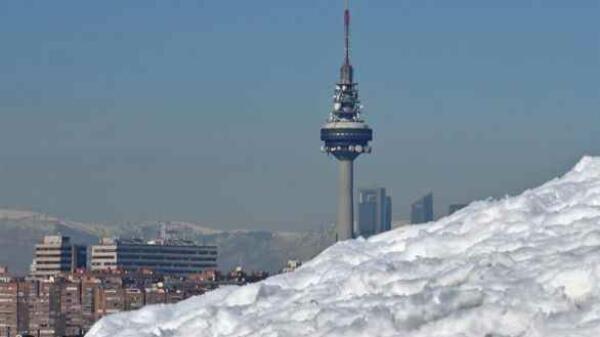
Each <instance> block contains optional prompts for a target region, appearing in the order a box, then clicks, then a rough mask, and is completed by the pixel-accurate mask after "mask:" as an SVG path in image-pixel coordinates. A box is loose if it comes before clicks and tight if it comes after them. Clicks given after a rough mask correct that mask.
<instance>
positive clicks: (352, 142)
mask: <svg viewBox="0 0 600 337" xmlns="http://www.w3.org/2000/svg"><path fill="white" fill-rule="evenodd" d="M344 33H345V34H344V36H345V57H344V63H343V65H342V68H341V69H340V81H339V83H337V84H336V86H335V94H334V96H333V110H332V111H331V113H330V115H329V119H328V120H327V123H326V124H325V125H324V126H323V127H322V128H321V140H322V141H323V142H324V144H323V146H322V147H321V149H322V151H323V152H326V153H327V154H330V155H333V156H334V157H335V158H336V159H337V160H338V161H339V171H340V172H339V194H338V213H337V220H336V233H337V235H336V239H337V240H338V241H343V240H348V239H351V238H352V237H353V230H352V229H353V227H354V172H353V169H354V168H353V163H354V159H356V158H357V157H358V156H359V155H361V154H363V153H370V152H371V147H370V145H369V142H370V141H371V140H372V139H373V130H371V128H370V127H369V126H368V125H367V124H366V123H365V121H364V120H363V119H362V117H361V108H362V106H361V105H360V100H359V99H358V84H357V83H356V82H354V68H353V67H352V65H351V64H350V10H349V8H348V1H346V10H345V11H344Z"/></svg>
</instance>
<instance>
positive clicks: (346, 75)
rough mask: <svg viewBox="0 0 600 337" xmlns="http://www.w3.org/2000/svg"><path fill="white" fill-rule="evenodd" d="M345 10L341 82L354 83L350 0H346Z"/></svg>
mask: <svg viewBox="0 0 600 337" xmlns="http://www.w3.org/2000/svg"><path fill="white" fill-rule="evenodd" d="M345 3H346V6H345V10H344V64H343V65H342V68H341V69H340V82H341V83H343V84H353V83H354V69H353V68H352V65H351V64H350V0H345Z"/></svg>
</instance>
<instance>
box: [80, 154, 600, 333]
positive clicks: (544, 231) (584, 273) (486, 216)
mask: <svg viewBox="0 0 600 337" xmlns="http://www.w3.org/2000/svg"><path fill="white" fill-rule="evenodd" d="M87 336H89V337H134V336H135V337H150V336H152V337H158V336H164V337H167V336H170V337H176V336H177V337H179V336H180V337H190V336H198V337H203V336H211V337H215V336H231V337H232V336H269V337H275V336H277V337H284V336H346V337H350V336H402V337H425V336H427V337H430V336H436V337H444V336H465V337H467V336H473V337H475V336H477V337H507V336H520V337H526V336H527V337H553V336H556V337H558V336H560V337H565V336H594V337H595V336H600V158H592V157H586V158H583V159H582V160H581V161H580V162H579V164H577V166H576V167H575V168H574V169H573V170H571V171H570V172H569V173H567V174H566V175H565V176H563V177H561V178H558V179H554V180H552V181H550V182H548V183H546V184H544V185H543V186H541V187H538V188H535V189H531V190H528V191H525V192H524V193H523V194H521V195H519V196H516V197H507V198H504V199H502V200H487V201H479V202H474V203H472V204H471V205H469V206H468V207H467V208H465V209H463V210H461V211H459V212H457V213H454V214H453V215H451V216H449V217H446V218H443V219H441V220H439V221H437V222H432V223H429V224H424V225H419V226H408V227H404V228H400V229H397V230H394V231H391V232H388V233H385V234H382V235H378V236H375V237H372V238H371V239H369V240H363V239H358V240H353V241H347V242H342V243H338V244H336V245H334V246H332V247H331V248H329V249H328V250H326V251H325V252H323V253H322V254H321V255H319V256H318V257H316V258H315V259H313V260H312V261H310V262H309V263H306V264H305V265H304V266H303V267H302V268H300V269H298V270H297V271H295V272H293V273H289V274H283V275H278V276H275V277H271V278H269V279H267V280H265V281H263V282H260V283H256V284H251V285H248V286H244V287H227V288H222V289H219V290H216V291H213V292H210V293H207V294H205V295H204V296H199V297H195V298H191V299H189V300H186V301H183V302H180V303H178V304H175V305H162V306H149V307H145V308H143V309H141V310H138V311H135V312H130V313H121V314H116V315H112V316H108V317H105V318H103V319H102V320H100V321H99V322H98V323H97V324H96V325H95V326H94V327H93V328H92V329H91V331H90V332H89V333H88V335H87Z"/></svg>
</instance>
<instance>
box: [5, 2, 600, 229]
mask: <svg viewBox="0 0 600 337" xmlns="http://www.w3.org/2000/svg"><path fill="white" fill-rule="evenodd" d="M342 3H343V2H342V1H319V0H307V1H302V2H281V1H275V0H266V1H262V2H260V3H254V2H235V5H236V6H231V2H223V1H196V2H193V3H192V2H148V1H132V2H128V3H127V4H125V3H121V2H110V3H109V2H93V3H82V2H77V1H65V2H61V3H60V4H57V3H55V2H47V1H16V0H9V1H4V2H2V3H1V4H0V37H1V38H2V41H4V45H3V48H2V53H0V117H1V118H2V119H1V120H0V182H1V185H2V190H1V192H0V209H1V208H18V209H31V210H36V211H43V212H47V213H50V214H53V215H57V216H63V217H66V218H69V219H73V220H78V221H97V222H105V223H125V222H136V221H144V220H183V221H193V222H197V223H201V224H204V225H206V226H208V227H214V228H248V229H251V228H261V229H272V230H284V231H301V230H306V229H313V228H317V227H318V226H321V225H324V224H328V223H331V222H333V220H334V217H335V207H336V200H335V194H336V188H337V175H336V170H337V163H336V162H335V161H334V160H333V159H328V158H327V157H326V156H325V155H324V154H322V153H321V152H320V151H319V149H320V145H321V144H320V141H319V128H320V126H321V124H322V123H323V122H324V121H325V119H326V117H327V116H328V113H329V111H330V108H331V95H332V93H333V88H334V83H335V81H336V79H337V76H338V69H339V66H340V64H341V61H342V26H341V24H342V6H343V4H342ZM352 11H353V28H352V35H353V37H352V62H353V63H354V65H355V67H356V69H357V80H358V82H359V84H360V94H361V100H362V102H363V104H364V105H365V112H366V114H365V117H366V119H367V122H368V123H369V125H370V126H371V127H372V128H373V130H374V142H373V153H372V154H370V155H365V156H362V157H361V158H360V159H358V160H357V161H356V186H355V187H356V188H359V187H361V186H372V185H379V186H383V187H386V188H387V190H388V191H389V194H390V195H391V197H392V199H393V210H394V218H395V219H406V218H408V214H409V206H410V203H411V202H412V201H414V200H416V199H417V198H418V197H420V196H421V195H422V194H424V193H425V192H428V191H433V192H434V199H435V203H436V205H435V207H436V214H437V215H438V216H439V215H443V214H446V212H447V209H448V205H449V204H452V203H467V202H469V201H472V200H478V199H483V198H487V197H501V196H504V195H506V194H515V193H518V192H519V191H522V190H524V189H526V188H529V187H533V186H536V185H538V184H539V183H542V182H544V181H547V180H549V179H550V178H553V177H556V176H559V175H561V174H562V173H564V172H566V171H567V170H568V169H569V168H570V167H571V166H573V165H575V163H576V162H577V161H578V160H579V158H580V157H581V156H583V155H586V154H587V155H594V154H600V133H599V132H598V131H597V130H598V128H597V124H598V120H599V119H598V106H599V105H600V26H599V25H598V24H597V18H598V17H599V15H600V2H599V1H573V2H569V3H568V5H566V4H565V2H563V1H517V0H513V1H503V2H502V3H493V4H492V3H491V2H481V1H455V2H452V4H449V3H447V2H442V1H425V2H423V1H418V2H417V1H397V0H380V1H378V2H376V3H373V2H369V3H367V2H366V1H353V2H352Z"/></svg>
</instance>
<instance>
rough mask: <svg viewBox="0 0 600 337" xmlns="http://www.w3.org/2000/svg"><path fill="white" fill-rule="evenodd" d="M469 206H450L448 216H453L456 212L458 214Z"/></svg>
mask: <svg viewBox="0 0 600 337" xmlns="http://www.w3.org/2000/svg"><path fill="white" fill-rule="evenodd" d="M467 206H468V205H467V204H452V205H450V206H448V215H452V214H454V213H455V212H458V211H460V210H461V209H463V208H465V207H467Z"/></svg>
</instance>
